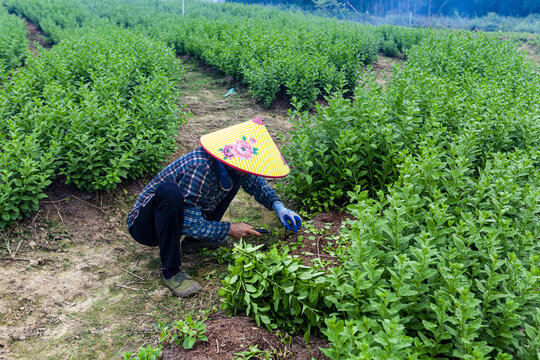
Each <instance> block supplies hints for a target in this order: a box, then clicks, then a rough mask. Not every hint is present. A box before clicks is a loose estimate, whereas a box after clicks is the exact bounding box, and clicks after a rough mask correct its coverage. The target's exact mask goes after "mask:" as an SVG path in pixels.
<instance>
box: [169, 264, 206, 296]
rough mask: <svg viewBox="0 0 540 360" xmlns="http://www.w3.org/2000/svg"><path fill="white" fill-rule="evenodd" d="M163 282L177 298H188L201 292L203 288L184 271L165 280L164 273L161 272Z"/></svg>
mask: <svg viewBox="0 0 540 360" xmlns="http://www.w3.org/2000/svg"><path fill="white" fill-rule="evenodd" d="M159 273H160V275H161V278H162V279H163V282H164V283H165V285H167V287H168V288H169V289H171V290H172V291H173V293H174V294H175V295H176V296H179V297H188V296H191V295H194V294H196V293H198V292H199V291H201V289H202V286H201V284H199V283H198V282H196V281H195V280H192V279H191V276H189V275H188V274H187V273H186V272H185V271H184V270H180V271H179V272H178V274H176V275H174V276H173V277H172V278H170V279H165V277H164V276H163V272H161V271H160V272H159Z"/></svg>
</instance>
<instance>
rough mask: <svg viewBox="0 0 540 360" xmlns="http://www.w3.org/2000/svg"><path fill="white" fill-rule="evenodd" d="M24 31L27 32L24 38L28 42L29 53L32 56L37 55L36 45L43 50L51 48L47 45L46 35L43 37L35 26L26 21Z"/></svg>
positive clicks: (42, 33)
mask: <svg viewBox="0 0 540 360" xmlns="http://www.w3.org/2000/svg"><path fill="white" fill-rule="evenodd" d="M26 29H27V30H28V34H27V35H26V38H27V39H28V40H29V41H30V51H31V52H32V53H33V54H37V52H38V47H37V45H36V43H37V44H39V45H40V46H41V47H43V48H44V49H50V48H51V44H50V43H49V41H48V39H47V35H45V33H44V32H43V31H41V30H40V29H39V28H38V26H37V25H36V24H34V23H31V22H29V21H27V22H26Z"/></svg>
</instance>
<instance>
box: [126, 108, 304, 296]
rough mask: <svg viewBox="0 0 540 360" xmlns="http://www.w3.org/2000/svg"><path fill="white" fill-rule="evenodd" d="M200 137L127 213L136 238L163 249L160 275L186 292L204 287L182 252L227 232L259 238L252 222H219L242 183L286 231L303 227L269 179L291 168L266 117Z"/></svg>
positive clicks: (211, 243) (217, 239)
mask: <svg viewBox="0 0 540 360" xmlns="http://www.w3.org/2000/svg"><path fill="white" fill-rule="evenodd" d="M200 142H201V147H199V148H197V149H195V150H193V151H191V152H189V153H187V154H185V155H183V156H181V157H179V158H178V159H176V160H175V161H174V162H172V163H171V164H169V165H168V166H167V167H166V168H165V169H163V171H161V172H160V173H159V174H158V175H157V176H156V177H155V178H154V179H153V180H152V181H151V182H150V183H148V184H147V185H146V186H145V187H144V189H143V190H142V191H141V193H140V194H139V196H138V198H137V201H136V202H135V205H134V206H133V208H132V209H131V211H130V213H129V215H128V219H127V226H128V229H129V233H130V234H131V236H132V237H133V239H135V240H136V241H137V242H139V243H140V244H143V245H147V246H158V247H159V255H160V257H161V272H160V273H161V277H162V279H163V281H164V283H165V285H166V286H167V287H169V288H170V289H171V290H172V291H173V292H174V294H176V295H177V296H180V297H186V296H190V295H193V294H195V293H197V292H199V291H200V290H201V285H200V284H199V283H198V282H197V281H195V280H193V279H191V278H190V276H189V275H188V274H187V273H186V272H185V270H183V269H182V268H181V265H182V258H181V252H185V253H189V252H193V251H194V250H195V249H198V248H200V247H204V246H216V245H219V244H220V243H223V242H224V240H225V238H226V237H227V236H231V237H233V238H235V239H240V238H243V237H247V236H261V234H259V233H258V232H257V231H255V230H254V229H253V227H252V226H250V225H248V224H245V223H233V224H231V223H229V222H226V221H221V218H222V217H223V214H224V213H225V211H226V210H227V208H228V206H229V204H230V203H231V201H232V199H233V198H234V196H235V195H236V193H237V192H238V189H239V188H240V187H242V188H243V189H244V191H245V192H246V193H248V194H250V195H252V196H253V197H254V198H255V200H256V201H257V202H259V203H260V204H262V205H264V206H265V207H266V208H267V209H269V210H270V209H273V210H274V211H275V212H276V214H277V216H278V218H279V220H280V221H281V223H282V224H283V225H284V226H285V227H286V228H287V229H288V230H292V231H294V232H296V231H297V230H298V229H299V228H300V227H301V226H302V220H301V218H300V217H299V216H298V215H297V214H296V213H295V212H293V211H291V210H289V209H287V208H285V207H284V206H283V203H282V202H281V201H280V199H279V197H278V196H277V194H276V192H275V191H274V190H272V188H270V186H269V185H268V184H267V182H266V181H265V180H264V178H263V177H271V178H278V177H283V176H286V175H287V174H288V173H289V166H288V165H287V163H286V162H285V160H284V159H283V157H282V156H281V153H280V152H279V150H278V148H277V147H276V145H275V143H274V141H273V140H272V138H271V136H270V134H269V133H268V131H267V129H266V127H265V126H264V125H263V123H262V121H261V120H260V119H254V120H251V121H246V122H244V123H241V124H238V125H235V126H231V127H228V128H226V129H222V130H219V131H216V132H213V133H211V134H207V135H204V136H202V137H201V139H200ZM182 235H185V238H184V241H183V242H182V243H181V242H180V239H181V236H182Z"/></svg>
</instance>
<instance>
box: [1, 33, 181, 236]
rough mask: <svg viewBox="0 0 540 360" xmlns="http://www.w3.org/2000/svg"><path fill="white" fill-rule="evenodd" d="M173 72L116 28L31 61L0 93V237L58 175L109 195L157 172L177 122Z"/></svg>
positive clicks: (154, 49) (169, 58)
mask: <svg viewBox="0 0 540 360" xmlns="http://www.w3.org/2000/svg"><path fill="white" fill-rule="evenodd" d="M103 32H106V33H107V35H104V34H103ZM180 70H181V69H180V68H179V65H178V62H177V60H176V59H175V57H174V54H173V53H172V52H171V50H170V49H168V48H167V47H166V46H165V45H163V44H161V43H159V42H156V41H153V40H151V39H149V38H148V37H146V36H144V35H140V34H136V33H133V32H129V31H126V30H119V29H115V28H100V30H92V31H91V30H85V31H79V32H75V33H72V34H71V35H70V37H66V38H65V39H64V40H63V42H62V44H59V45H57V46H55V47H54V48H53V49H51V50H50V51H48V52H46V53H44V54H42V55H40V56H39V57H35V58H31V59H29V60H28V66H26V67H24V68H21V69H20V70H19V71H17V72H16V73H15V74H14V75H13V76H12V77H11V78H10V79H8V81H7V82H6V83H5V84H4V85H3V87H2V88H0V102H1V103H2V104H3V106H2V108H1V110H0V143H1V144H2V150H1V151H0V164H2V167H1V169H2V172H1V174H0V177H1V180H0V198H1V199H2V203H1V205H0V208H1V209H2V219H1V220H0V227H5V226H7V225H9V224H11V223H13V222H14V221H16V220H18V219H20V218H22V217H23V216H24V215H26V214H28V213H29V212H30V211H35V210H37V203H38V201H39V199H41V198H43V197H44V194H43V190H44V188H45V187H46V186H48V185H49V183H50V181H51V180H52V179H53V178H54V177H55V175H56V174H58V173H60V174H63V175H64V176H65V179H66V182H67V183H73V184H75V185H77V186H78V187H79V188H81V189H84V190H88V191H92V190H106V191H109V190H111V189H112V188H114V187H115V186H116V185H117V184H118V183H120V182H121V181H122V180H123V179H127V178H135V177H138V176H141V175H142V174H144V173H146V172H148V171H156V170H158V169H159V168H161V166H162V165H161V161H162V160H163V158H164V157H165V156H166V155H168V154H169V153H171V152H172V150H173V148H174V144H175V143H174V136H173V135H174V134H175V133H176V129H177V126H178V125H179V124H180V122H181V121H182V119H183V113H182V112H181V108H179V106H178V104H177V103H176V97H177V83H176V82H177V80H178V76H179V73H180Z"/></svg>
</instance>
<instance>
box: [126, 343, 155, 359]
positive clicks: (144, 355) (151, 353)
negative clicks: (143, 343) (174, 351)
mask: <svg viewBox="0 0 540 360" xmlns="http://www.w3.org/2000/svg"><path fill="white" fill-rule="evenodd" d="M122 357H123V359H124V360H130V359H136V360H158V359H159V358H160V357H161V348H159V347H157V348H154V347H152V345H148V346H147V347H140V348H139V351H138V352H137V353H136V354H132V353H131V352H124V353H122Z"/></svg>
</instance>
